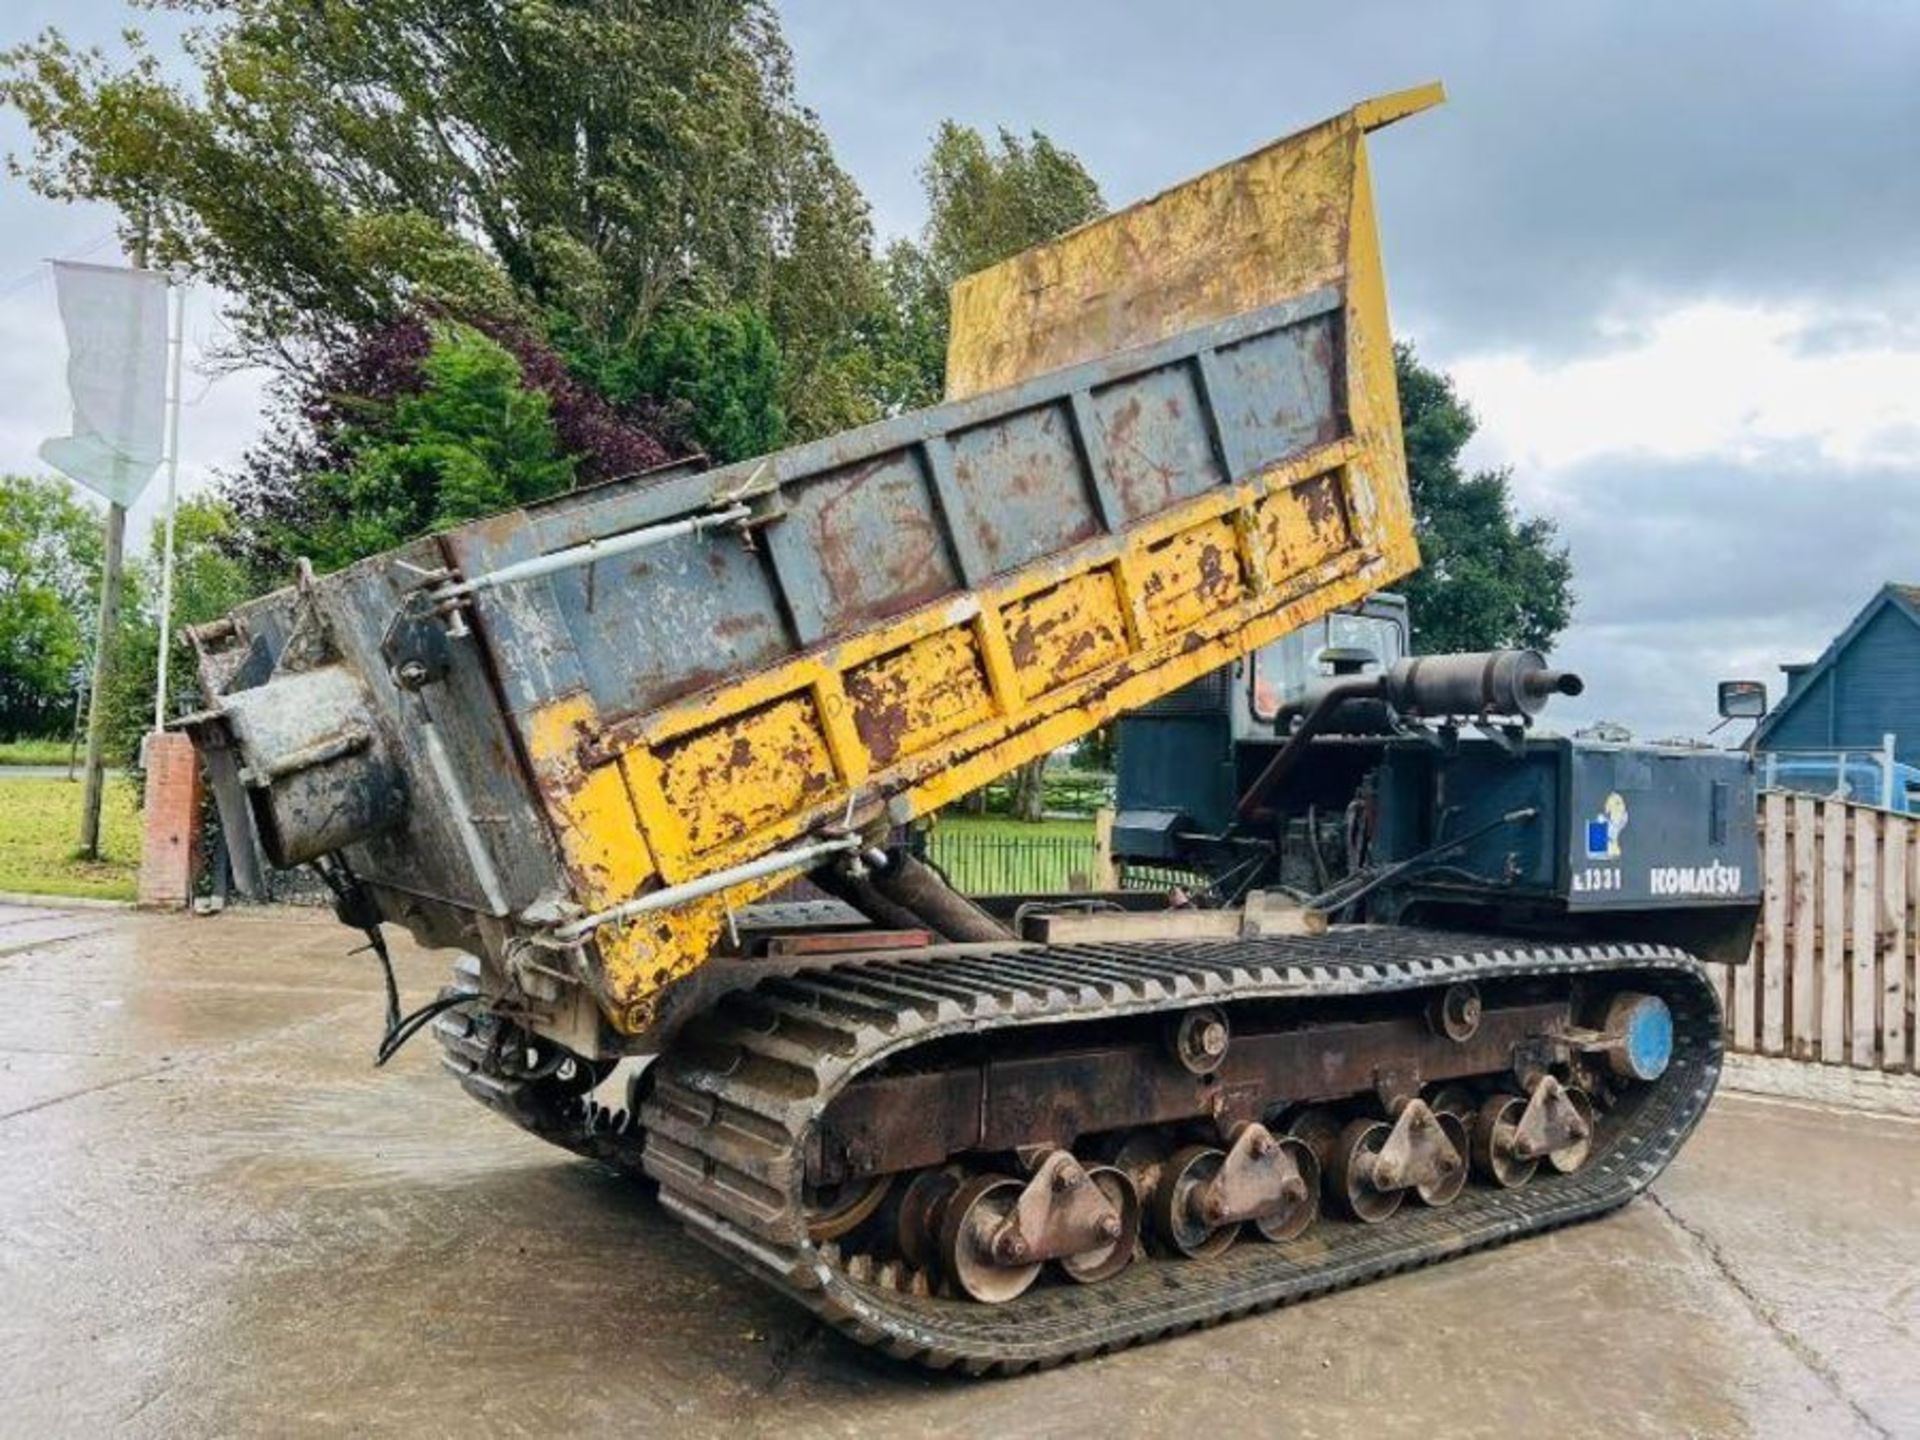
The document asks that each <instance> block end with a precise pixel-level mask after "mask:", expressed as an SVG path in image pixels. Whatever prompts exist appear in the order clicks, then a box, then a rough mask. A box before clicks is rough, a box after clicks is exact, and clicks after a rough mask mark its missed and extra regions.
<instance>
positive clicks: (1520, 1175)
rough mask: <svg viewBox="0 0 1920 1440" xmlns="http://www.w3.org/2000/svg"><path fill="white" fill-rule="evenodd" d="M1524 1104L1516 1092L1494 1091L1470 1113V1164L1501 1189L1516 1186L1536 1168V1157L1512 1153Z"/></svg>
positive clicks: (1531, 1174)
mask: <svg viewBox="0 0 1920 1440" xmlns="http://www.w3.org/2000/svg"><path fill="white" fill-rule="evenodd" d="M1526 1108H1527V1102H1526V1101H1525V1100H1524V1099H1523V1098H1522V1097H1520V1096H1518V1095H1495V1096H1493V1097H1492V1098H1491V1099H1489V1100H1488V1101H1487V1102H1486V1104H1484V1105H1482V1106H1481V1107H1480V1113H1479V1114H1477V1115H1476V1116H1474V1121H1473V1168H1474V1169H1475V1170H1478V1171H1479V1172H1480V1174H1481V1175H1482V1176H1483V1177H1484V1178H1486V1179H1488V1180H1491V1181H1492V1182H1493V1183H1494V1184H1496V1185H1498V1186H1500V1187H1501V1188H1502V1189H1503V1190H1517V1189H1518V1188H1519V1187H1520V1186H1522V1185H1524V1184H1526V1183H1527V1182H1528V1181H1529V1180H1531V1179H1532V1178H1533V1172H1534V1171H1536V1170H1538V1169H1539V1168H1540V1162H1539V1161H1538V1160H1522V1159H1521V1158H1520V1157H1519V1156H1518V1155H1516V1154H1514V1153H1513V1136H1514V1132H1515V1131H1516V1130H1518V1129H1519V1128H1520V1116H1521V1115H1522V1114H1523V1113H1525V1111H1526Z"/></svg>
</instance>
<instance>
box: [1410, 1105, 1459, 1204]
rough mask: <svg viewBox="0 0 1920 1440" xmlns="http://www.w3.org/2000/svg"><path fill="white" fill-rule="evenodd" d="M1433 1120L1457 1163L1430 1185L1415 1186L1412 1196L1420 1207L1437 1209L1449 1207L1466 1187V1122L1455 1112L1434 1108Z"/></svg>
mask: <svg viewBox="0 0 1920 1440" xmlns="http://www.w3.org/2000/svg"><path fill="white" fill-rule="evenodd" d="M1433 1118H1434V1119H1435V1120H1436V1121H1437V1122H1438V1123H1439V1126H1440V1133H1441V1134H1443V1135H1445V1136H1446V1137H1447V1143H1448V1144H1450V1145H1451V1146H1453V1150H1454V1154H1456V1155H1458V1156H1459V1157H1460V1158H1459V1162H1458V1163H1457V1164H1456V1165H1455V1166H1454V1167H1453V1170H1452V1172H1451V1173H1449V1174H1447V1175H1444V1176H1442V1177H1441V1178H1440V1179H1438V1180H1435V1181H1434V1182H1433V1183H1432V1184H1430V1185H1416V1186H1415V1187H1414V1191H1413V1195H1414V1198H1415V1199H1416V1200H1418V1201H1419V1202H1420V1203H1421V1204H1422V1205H1427V1206H1431V1207H1433V1208H1434V1209H1438V1208H1439V1207H1440V1206H1442V1205H1451V1204H1452V1203H1453V1202H1454V1201H1456V1200H1458V1199H1459V1198H1460V1192H1461V1191H1462V1190H1464V1189H1466V1186H1467V1151H1468V1148H1469V1146H1468V1140H1467V1122H1466V1121H1465V1120H1463V1119H1461V1118H1460V1115H1459V1113H1458V1112H1457V1111H1453V1110H1441V1109H1439V1108H1437V1107H1436V1108H1434V1110H1433Z"/></svg>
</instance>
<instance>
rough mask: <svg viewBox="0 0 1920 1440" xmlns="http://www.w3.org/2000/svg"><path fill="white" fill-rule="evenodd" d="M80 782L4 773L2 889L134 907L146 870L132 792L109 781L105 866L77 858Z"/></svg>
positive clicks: (104, 807)
mask: <svg viewBox="0 0 1920 1440" xmlns="http://www.w3.org/2000/svg"><path fill="white" fill-rule="evenodd" d="M81 789H82V787H81V785H80V784H79V782H78V781H71V780H61V779H57V778H56V779H51V780H31V779H26V778H23V777H15V778H13V779H8V778H7V777H6V775H5V773H4V772H0V890H17V891H22V892H24V893H26V894H30V895H79V896H86V897H91V898H94V899H100V900H131V899H132V898H133V896H134V878H135V875H136V872H137V871H138V870H139V867H140V818H139V811H138V810H136V809H135V808H134V803H133V800H134V795H133V786H132V785H131V784H129V783H128V782H127V781H126V780H125V779H124V778H122V777H120V776H111V775H110V776H108V777H107V783H106V789H105V791H104V792H103V794H102V797H101V807H100V848H101V850H102V851H103V852H104V853H103V854H102V856H101V858H100V859H99V860H93V861H88V860H79V859H76V858H75V856H74V850H75V848H76V847H77V844H78V837H79V834H80V792H81Z"/></svg>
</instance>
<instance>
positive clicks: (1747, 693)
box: [1720, 680, 1767, 720]
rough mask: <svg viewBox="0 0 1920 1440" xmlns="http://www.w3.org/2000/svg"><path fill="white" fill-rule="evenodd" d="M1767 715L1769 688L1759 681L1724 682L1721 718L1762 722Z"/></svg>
mask: <svg viewBox="0 0 1920 1440" xmlns="http://www.w3.org/2000/svg"><path fill="white" fill-rule="evenodd" d="M1766 713H1767V687H1766V685H1765V684H1764V683H1763V682H1762V681H1759V680H1722V681H1721V682H1720V718H1721V719H1722V720H1760V719H1764V718H1765V716H1766Z"/></svg>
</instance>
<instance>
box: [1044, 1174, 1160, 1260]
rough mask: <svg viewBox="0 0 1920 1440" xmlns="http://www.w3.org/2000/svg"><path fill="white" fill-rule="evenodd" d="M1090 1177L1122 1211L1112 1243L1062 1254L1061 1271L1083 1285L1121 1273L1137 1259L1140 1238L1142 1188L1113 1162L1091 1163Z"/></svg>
mask: <svg viewBox="0 0 1920 1440" xmlns="http://www.w3.org/2000/svg"><path fill="white" fill-rule="evenodd" d="M1087 1179H1088V1180H1089V1181H1090V1182H1091V1183H1092V1184H1093V1185H1095V1186H1096V1187H1098V1189H1099V1191H1100V1193H1101V1194H1102V1195H1104V1196H1105V1197H1106V1199H1107V1203H1108V1204H1110V1205H1111V1206H1113V1208H1114V1209H1116V1210H1118V1211H1119V1212H1120V1233H1119V1234H1118V1235H1117V1236H1115V1237H1114V1239H1113V1240H1112V1242H1111V1243H1109V1244H1106V1245H1096V1246H1095V1247H1094V1248H1093V1249H1091V1250H1082V1251H1081V1252H1080V1253H1079V1254H1078V1255H1065V1256H1062V1257H1061V1259H1060V1261H1059V1265H1060V1273H1061V1274H1063V1275H1065V1276H1066V1277H1067V1278H1068V1279H1069V1280H1077V1281H1079V1282H1080V1283H1081V1284H1082V1285H1092V1284H1094V1283H1096V1282H1097V1281H1101V1280H1110V1279H1112V1278H1113V1277H1114V1276H1115V1275H1118V1274H1119V1273H1120V1272H1121V1271H1122V1270H1124V1269H1126V1268H1127V1266H1129V1265H1130V1264H1132V1263H1133V1253H1134V1248H1135V1247H1136V1246H1137V1245H1138V1244H1139V1242H1140V1192H1139V1191H1138V1190H1135V1189H1134V1188H1133V1181H1132V1180H1130V1179H1129V1178H1127V1174H1126V1172H1125V1171H1124V1170H1121V1169H1119V1168H1117V1167H1115V1166H1112V1165H1089V1166H1087Z"/></svg>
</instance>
